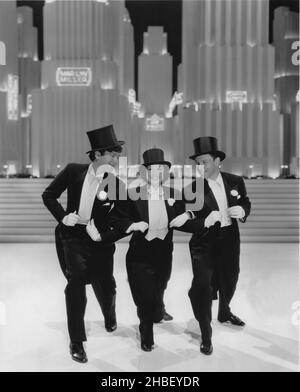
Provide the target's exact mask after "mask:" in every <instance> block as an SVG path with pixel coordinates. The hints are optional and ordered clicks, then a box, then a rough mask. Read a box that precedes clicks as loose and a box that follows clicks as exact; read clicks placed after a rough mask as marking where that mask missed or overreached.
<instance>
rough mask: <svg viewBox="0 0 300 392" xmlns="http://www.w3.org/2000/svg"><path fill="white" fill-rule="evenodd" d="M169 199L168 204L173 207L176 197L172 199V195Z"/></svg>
mask: <svg viewBox="0 0 300 392" xmlns="http://www.w3.org/2000/svg"><path fill="white" fill-rule="evenodd" d="M167 201H168V204H169V206H170V207H172V206H173V205H174V204H175V201H176V200H175V199H172V198H171V197H170V198H169V199H168V200H167Z"/></svg>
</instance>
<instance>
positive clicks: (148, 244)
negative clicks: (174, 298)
mask: <svg viewBox="0 0 300 392" xmlns="http://www.w3.org/2000/svg"><path fill="white" fill-rule="evenodd" d="M172 252H173V243H172V241H170V240H159V239H154V240H152V241H147V240H146V239H145V238H143V237H141V238H140V239H139V240H131V243H130V246H129V249H128V252H127V255H126V267H127V274H128V281H129V285H130V289H131V293H132V297H133V300H134V303H135V305H136V307H137V315H138V317H139V319H140V322H141V324H143V325H147V326H151V325H152V326H153V323H154V322H158V321H160V320H161V319H162V316H163V312H164V310H165V306H164V300H163V299H164V292H165V290H166V288H167V284H168V281H169V279H170V276H171V270H172Z"/></svg>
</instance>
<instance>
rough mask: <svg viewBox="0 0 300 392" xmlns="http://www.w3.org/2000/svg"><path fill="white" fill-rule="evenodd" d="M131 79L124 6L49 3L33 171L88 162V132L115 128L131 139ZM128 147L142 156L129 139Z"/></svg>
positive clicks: (50, 170)
mask: <svg viewBox="0 0 300 392" xmlns="http://www.w3.org/2000/svg"><path fill="white" fill-rule="evenodd" d="M133 79H134V49H133V29H132V25H131V22H130V18H129V15H128V12H127V10H126V9H125V7H124V1H106V2H104V1H96V0H89V1H47V2H46V3H45V6H44V61H43V64H42V76H41V90H40V91H34V92H33V97H32V105H33V108H34V109H33V113H32V164H33V172H34V174H36V175H47V174H55V173H56V172H57V165H60V167H63V166H64V165H65V164H66V163H68V162H72V161H75V162H88V161H87V157H86V156H85V151H87V150H88V148H89V146H88V138H87V136H86V131H88V130H91V129H95V128H98V127H102V126H105V125H108V124H111V123H112V124H114V128H115V130H116V133H117V135H118V138H119V139H120V140H126V141H128V140H130V136H129V134H130V132H131V122H132V118H131V115H130V104H129V102H128V90H129V89H132V88H133V84H134V82H133ZM126 149H127V154H128V155H129V156H131V157H133V159H137V157H135V152H134V147H133V146H131V144H130V142H129V143H127V144H126Z"/></svg>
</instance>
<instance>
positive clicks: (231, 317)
mask: <svg viewBox="0 0 300 392" xmlns="http://www.w3.org/2000/svg"><path fill="white" fill-rule="evenodd" d="M218 320H219V321H220V323H230V324H232V325H237V326H238V327H244V326H245V325H246V324H245V323H244V321H242V320H241V319H240V318H238V317H237V316H235V315H234V314H232V313H231V314H230V315H229V316H228V317H227V318H218Z"/></svg>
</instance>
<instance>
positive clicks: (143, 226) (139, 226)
mask: <svg viewBox="0 0 300 392" xmlns="http://www.w3.org/2000/svg"><path fill="white" fill-rule="evenodd" d="M148 227H149V225H148V223H147V222H143V221H141V222H136V223H132V225H130V226H129V227H128V229H127V230H126V233H130V232H131V231H141V232H142V233H144V231H146V230H147V229H148Z"/></svg>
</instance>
